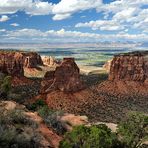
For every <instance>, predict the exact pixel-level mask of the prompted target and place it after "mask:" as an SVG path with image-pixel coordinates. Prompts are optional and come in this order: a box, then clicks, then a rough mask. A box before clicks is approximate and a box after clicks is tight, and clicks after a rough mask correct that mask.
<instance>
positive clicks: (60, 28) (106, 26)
mask: <svg viewBox="0 0 148 148" xmlns="http://www.w3.org/2000/svg"><path fill="white" fill-rule="evenodd" d="M147 26H148V0H0V42H37V43H38V42H40V43H42V42H101V41H111V42H114V41H115V42H116V41H134V42H139V41H142V42H147V41H148V27H147Z"/></svg>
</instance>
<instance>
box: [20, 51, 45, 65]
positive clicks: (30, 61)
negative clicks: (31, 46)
mask: <svg viewBox="0 0 148 148" xmlns="http://www.w3.org/2000/svg"><path fill="white" fill-rule="evenodd" d="M22 55H23V57H24V67H27V68H36V67H37V66H38V65H43V61H42V59H41V56H40V55H39V54H37V53H36V52H24V53H22Z"/></svg>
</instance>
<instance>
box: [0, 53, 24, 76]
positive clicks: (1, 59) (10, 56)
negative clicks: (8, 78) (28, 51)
mask: <svg viewBox="0 0 148 148" xmlns="http://www.w3.org/2000/svg"><path fill="white" fill-rule="evenodd" d="M0 71H1V72H3V73H6V74H9V75H12V76H23V75H24V69H23V56H22V54H21V53H19V52H6V51H3V52H2V51H1V52H0Z"/></svg>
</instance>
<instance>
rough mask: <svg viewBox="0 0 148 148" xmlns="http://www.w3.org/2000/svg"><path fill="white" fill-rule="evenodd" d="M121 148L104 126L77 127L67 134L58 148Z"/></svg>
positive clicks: (115, 137) (114, 135)
mask: <svg viewBox="0 0 148 148" xmlns="http://www.w3.org/2000/svg"><path fill="white" fill-rule="evenodd" d="M74 147H76V148H117V147H120V148H122V146H121V144H120V142H119V141H118V139H117V136H116V134H115V133H112V132H111V130H110V129H109V128H108V127H107V126H106V125H104V124H100V125H93V126H90V127H86V126H83V125H82V126H77V127H75V128H74V129H73V130H72V131H71V132H68V133H67V134H66V135H65V137H64V139H63V141H61V143H60V148H74Z"/></svg>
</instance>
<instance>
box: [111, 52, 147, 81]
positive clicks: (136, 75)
mask: <svg viewBox="0 0 148 148" xmlns="http://www.w3.org/2000/svg"><path fill="white" fill-rule="evenodd" d="M109 80H112V81H113V80H126V81H140V82H144V81H148V51H143V52H131V53H127V54H120V55H116V56H114V58H113V60H112V62H111V67H110V74H109Z"/></svg>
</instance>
